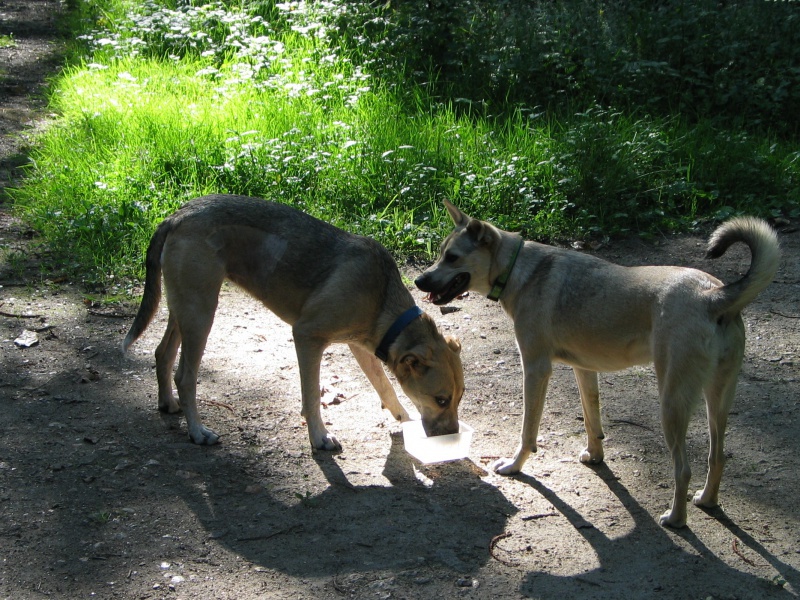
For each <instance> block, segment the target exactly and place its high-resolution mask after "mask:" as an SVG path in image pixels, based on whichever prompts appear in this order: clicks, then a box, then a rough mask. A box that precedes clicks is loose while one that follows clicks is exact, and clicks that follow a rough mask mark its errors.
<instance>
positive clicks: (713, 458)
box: [692, 328, 744, 508]
mask: <svg viewBox="0 0 800 600" xmlns="http://www.w3.org/2000/svg"><path fill="white" fill-rule="evenodd" d="M731 347H732V348H735V350H732V351H731V355H730V356H726V357H725V359H723V360H722V361H721V362H720V364H719V366H718V367H717V370H716V373H715V374H714V379H713V380H712V381H711V383H709V384H708V385H707V386H706V388H705V390H704V395H705V400H706V414H707V415H708V438H709V449H708V475H707V476H706V484H705V487H703V489H702V490H698V491H697V493H696V494H695V495H694V498H692V503H693V504H694V505H695V506H702V507H704V508H713V507H715V506H717V504H718V503H719V484H720V481H721V480H722V470H723V468H724V467H725V429H726V427H727V425H728V413H729V412H730V409H731V405H732V404H733V399H734V396H735V395H736V383H737V379H738V377H739V370H740V368H741V364H742V357H743V350H742V349H743V348H744V329H743V328H742V330H741V343H740V344H737V345H731Z"/></svg>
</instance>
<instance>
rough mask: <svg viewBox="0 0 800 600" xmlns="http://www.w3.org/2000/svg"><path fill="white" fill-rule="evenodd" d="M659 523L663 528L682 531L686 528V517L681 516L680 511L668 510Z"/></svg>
mask: <svg viewBox="0 0 800 600" xmlns="http://www.w3.org/2000/svg"><path fill="white" fill-rule="evenodd" d="M659 523H661V525H662V526H663V527H672V528H673V529H680V528H681V527H686V515H685V514H684V515H681V514H679V511H676V510H668V511H667V512H665V513H664V514H663V515H661V518H660V519H659Z"/></svg>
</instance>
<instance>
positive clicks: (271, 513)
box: [184, 434, 517, 587]
mask: <svg viewBox="0 0 800 600" xmlns="http://www.w3.org/2000/svg"><path fill="white" fill-rule="evenodd" d="M390 437H391V448H390V450H389V453H388V456H387V458H386V461H385V464H384V467H383V475H384V477H385V478H386V479H388V480H389V483H390V485H386V484H385V483H384V484H380V485H379V484H375V485H354V484H353V483H352V482H351V481H350V480H349V479H348V475H347V474H346V473H345V472H344V471H343V470H342V466H341V464H340V460H339V458H338V457H337V456H336V455H334V454H331V453H327V452H314V453H312V458H313V461H314V463H316V465H317V466H318V468H319V470H320V471H321V473H322V474H323V476H324V479H325V480H326V481H327V483H328V486H327V487H326V489H324V490H323V491H322V492H320V493H317V494H311V493H307V494H306V495H301V494H299V493H295V494H294V495H295V499H294V500H295V501H293V502H287V501H286V499H285V497H284V499H283V500H282V499H279V498H278V494H271V493H270V492H269V490H267V491H266V492H265V493H260V494H257V497H248V495H247V494H245V493H242V492H241V491H238V492H236V494H235V497H230V492H231V491H230V489H226V488H225V487H224V486H216V485H215V484H214V483H213V482H211V483H210V484H209V485H208V486H207V487H206V488H205V489H204V490H203V492H204V494H203V495H202V497H201V496H198V495H197V494H196V493H194V492H193V491H192V490H191V489H190V488H186V489H185V490H184V492H188V493H186V494H185V500H186V501H187V503H188V504H189V506H190V508H191V509H192V510H193V512H194V513H195V514H196V515H197V516H198V518H199V519H200V521H201V523H203V525H204V527H206V529H207V530H208V531H209V532H210V536H211V537H212V538H214V539H215V541H216V542H217V543H221V544H223V545H225V546H227V547H228V548H229V549H230V550H231V551H233V552H235V553H236V554H237V555H239V556H241V557H242V558H244V559H246V560H247V561H250V562H252V563H254V564H255V565H259V566H260V567H262V568H266V569H276V570H278V571H280V572H282V573H285V574H287V575H291V576H297V577H310V578H313V577H334V578H337V579H336V580H337V581H340V582H345V583H342V587H346V580H347V578H348V577H349V578H354V577H361V576H364V575H365V574H366V573H369V572H372V573H375V572H382V571H391V572H393V573H398V572H401V573H402V572H408V571H413V572H415V573H416V572H417V571H419V570H422V571H424V570H425V569H426V568H428V567H430V566H433V565H438V566H444V567H445V568H447V569H449V570H451V571H452V572H453V573H469V572H472V571H475V570H476V569H479V568H480V567H481V566H482V565H483V564H485V563H486V562H487V561H488V560H489V558H490V557H489V551H488V549H489V544H490V543H491V540H492V538H493V537H494V536H496V535H498V534H500V533H501V532H502V531H503V530H504V529H505V527H506V522H507V519H508V518H509V517H510V516H512V515H513V514H514V513H515V512H516V510H517V509H516V507H514V505H513V504H512V503H510V502H509V501H508V500H507V499H506V498H505V496H504V495H503V494H502V493H501V492H500V491H499V490H498V489H497V488H496V487H495V486H493V485H490V484H489V483H487V482H485V481H483V480H482V479H481V476H482V475H485V472H484V471H483V470H482V469H480V468H479V467H477V466H476V465H475V464H474V463H472V462H471V461H469V460H460V461H453V462H450V463H443V464H440V465H434V466H424V465H420V464H419V463H418V462H417V461H415V460H414V459H412V458H411V457H410V456H409V455H408V454H407V453H406V452H405V450H404V447H403V442H402V436H401V435H400V434H392V435H391V436H390ZM217 456H218V458H220V459H221V458H222V457H221V456H219V454H218V455H217ZM344 464H346V463H344ZM229 466H230V469H229V477H230V478H231V479H236V480H237V481H239V482H241V481H242V480H244V481H247V480H248V479H252V478H253V475H252V473H250V475H247V474H246V472H247V467H246V466H244V465H241V466H237V465H236V461H235V460H232V461H231V464H230V465H229ZM238 489H239V490H241V483H239V485H238ZM290 489H294V487H292V488H290ZM212 507H213V509H212ZM243 513H244V514H247V515H248V516H247V518H243Z"/></svg>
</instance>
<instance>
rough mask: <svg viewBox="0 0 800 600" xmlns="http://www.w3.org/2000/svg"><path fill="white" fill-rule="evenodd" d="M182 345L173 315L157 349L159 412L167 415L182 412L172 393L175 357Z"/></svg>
mask: <svg viewBox="0 0 800 600" xmlns="http://www.w3.org/2000/svg"><path fill="white" fill-rule="evenodd" d="M180 345H181V334H180V332H179V331H178V325H177V323H176V322H175V318H174V317H173V316H172V313H170V315H169V321H168V323H167V330H166V331H165V332H164V337H163V338H161V343H160V344H159V345H158V347H157V348H156V380H157V381H158V410H160V411H162V412H166V413H177V412H180V410H181V405H180V402H178V401H177V400H176V399H175V396H174V395H173V393H172V367H173V366H175V356H176V355H177V354H178V346H180Z"/></svg>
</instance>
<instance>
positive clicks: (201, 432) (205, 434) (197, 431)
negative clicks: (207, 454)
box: [189, 425, 219, 446]
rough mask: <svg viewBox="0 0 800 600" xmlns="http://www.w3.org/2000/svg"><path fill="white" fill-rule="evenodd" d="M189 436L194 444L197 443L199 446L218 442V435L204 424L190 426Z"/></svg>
mask: <svg viewBox="0 0 800 600" xmlns="http://www.w3.org/2000/svg"><path fill="white" fill-rule="evenodd" d="M189 437H190V438H191V440H192V441H193V442H194V443H195V444H199V445H200V446H213V445H214V444H216V443H217V442H219V435H217V434H216V433H215V432H214V431H213V430H211V429H209V428H208V427H206V426H205V425H197V426H196V427H190V428H189Z"/></svg>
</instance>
